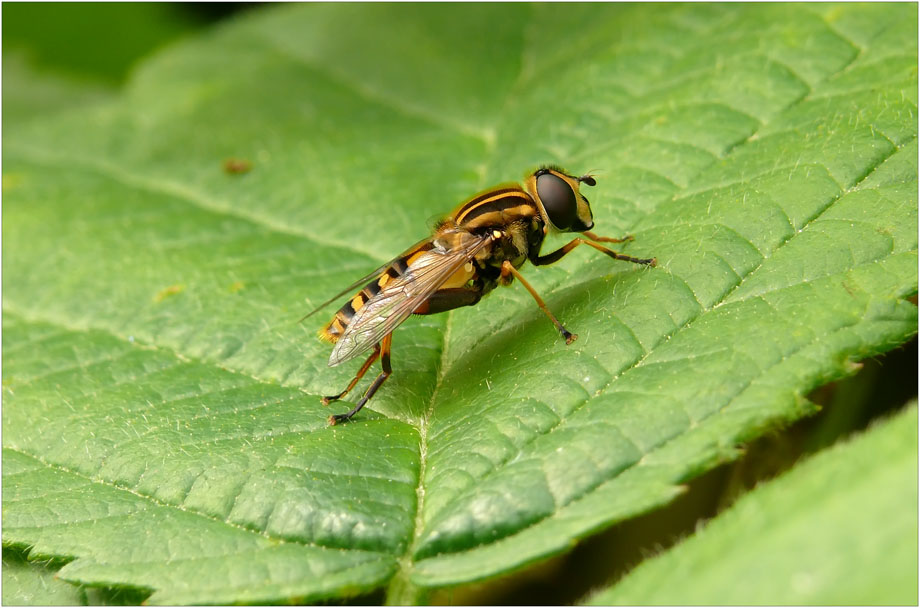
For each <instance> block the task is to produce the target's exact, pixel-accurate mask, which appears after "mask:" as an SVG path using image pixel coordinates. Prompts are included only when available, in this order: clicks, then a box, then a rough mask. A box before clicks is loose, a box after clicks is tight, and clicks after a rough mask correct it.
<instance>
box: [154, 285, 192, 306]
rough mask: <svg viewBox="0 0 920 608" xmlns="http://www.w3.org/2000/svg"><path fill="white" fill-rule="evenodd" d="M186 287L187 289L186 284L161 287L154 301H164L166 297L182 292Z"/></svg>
mask: <svg viewBox="0 0 920 608" xmlns="http://www.w3.org/2000/svg"><path fill="white" fill-rule="evenodd" d="M184 289H185V285H170V286H169V287H167V288H165V289H161V290H160V291H159V292H158V293H157V295H156V296H154V298H153V301H154V302H162V301H163V300H165V299H166V298H168V297H170V296H174V295H176V294H179V293H182V291H183V290H184Z"/></svg>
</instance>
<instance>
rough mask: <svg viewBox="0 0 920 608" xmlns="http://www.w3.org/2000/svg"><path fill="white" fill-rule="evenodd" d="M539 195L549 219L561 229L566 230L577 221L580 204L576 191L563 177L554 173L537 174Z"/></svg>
mask: <svg viewBox="0 0 920 608" xmlns="http://www.w3.org/2000/svg"><path fill="white" fill-rule="evenodd" d="M537 196H539V197H540V202H542V203H543V209H545V210H546V215H548V216H549V221H550V222H552V224H553V226H555V227H556V228H558V229H559V230H566V229H568V228H570V227H571V226H572V224H573V223H574V222H575V218H576V216H577V213H578V206H577V205H576V203H575V192H574V191H573V190H572V187H571V186H569V185H568V184H567V183H566V182H565V181H564V180H563V179H562V178H560V177H557V176H555V175H553V174H552V173H543V174H542V175H538V176H537Z"/></svg>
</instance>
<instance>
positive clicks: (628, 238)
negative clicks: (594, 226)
mask: <svg viewBox="0 0 920 608" xmlns="http://www.w3.org/2000/svg"><path fill="white" fill-rule="evenodd" d="M582 234H583V235H585V236H586V237H588V238H589V239H591V240H592V241H595V242H597V243H628V242H629V241H632V240H634V238H635V237H634V236H633V235H631V234H627V235H626V236H624V237H623V238H621V239H615V238H612V237H609V236H598V235H596V234H594V233H593V232H588V231H587V230H586V231H584V232H582Z"/></svg>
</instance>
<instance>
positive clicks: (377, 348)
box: [322, 344, 380, 405]
mask: <svg viewBox="0 0 920 608" xmlns="http://www.w3.org/2000/svg"><path fill="white" fill-rule="evenodd" d="M379 356H380V344H377V345H376V346H375V347H374V352H372V353H371V356H370V357H368V358H367V361H365V362H364V365H362V366H361V369H359V370H358V373H357V374H356V375H355V377H354V378H353V379H352V381H351V382H349V383H348V386H347V387H346V388H345V390H344V391H342V392H341V393H339V394H338V395H332V396H330V397H323V399H322V403H323V405H329V404H330V403H332V402H333V401H338V400H339V399H341V398H342V397H344V396H345V395H347V394H348V393H349V391H351V389H353V388H354V387H355V385H356V384H357V383H358V380H360V379H361V378H363V377H364V374H366V373H367V370H368V369H370V367H371V365H373V363H374V361H376V360H377V357H379Z"/></svg>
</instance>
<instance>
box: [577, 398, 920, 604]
mask: <svg viewBox="0 0 920 608" xmlns="http://www.w3.org/2000/svg"><path fill="white" fill-rule="evenodd" d="M854 530H855V531H857V533H856V534H854V533H853V531H854ZM858 531H871V534H865V533H858ZM662 581H667V584H662ZM590 603H592V604H597V605H606V606H609V605H612V604H615V605H620V604H630V605H664V604H685V605H686V604H701V605H702V604H738V603H746V604H763V605H769V604H774V605H792V604H805V605H832V604H849V605H855V604H875V605H878V604H881V605H910V604H916V603H917V408H916V403H914V404H913V407H911V408H910V409H909V410H908V411H906V412H904V413H902V414H899V415H898V416H896V417H894V418H892V419H891V420H888V421H886V422H884V423H882V424H878V425H876V426H875V427H874V428H872V429H871V430H869V431H867V432H866V433H864V434H862V435H861V436H859V437H857V438H856V439H853V440H851V441H849V442H847V443H846V444H841V445H837V446H834V447H832V448H830V449H828V450H826V451H824V452H822V453H820V454H818V455H817V456H815V457H812V458H811V459H809V460H808V461H807V462H805V463H803V464H802V465H800V466H798V467H797V468H795V469H793V470H792V471H791V472H789V473H787V474H786V475H783V476H782V477H780V478H779V479H776V480H774V481H771V482H769V483H766V484H764V485H762V486H760V487H758V488H757V489H755V490H754V491H752V492H751V493H750V494H748V495H746V496H744V497H742V498H741V499H740V500H739V501H738V502H737V503H736V504H735V505H733V506H732V507H731V508H730V509H729V510H728V511H726V512H725V513H723V514H721V515H719V516H718V517H716V518H715V519H714V520H713V521H712V522H711V523H710V524H709V525H707V526H706V527H705V528H703V529H702V530H701V531H699V532H698V533H696V534H694V535H693V537H691V538H689V539H687V540H686V541H684V542H683V543H681V544H680V545H678V546H676V547H674V548H673V549H671V550H670V551H668V552H666V553H664V554H662V555H659V556H657V557H655V558H654V559H651V560H648V561H646V562H644V563H643V564H641V565H640V566H639V567H638V568H636V569H635V570H633V571H632V572H630V573H629V574H628V575H627V576H626V577H624V578H623V579H622V580H621V581H620V582H618V583H617V584H616V585H614V586H613V587H611V588H609V589H607V590H604V591H602V592H600V593H598V594H596V595H594V596H593V597H592V598H591V600H590Z"/></svg>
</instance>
